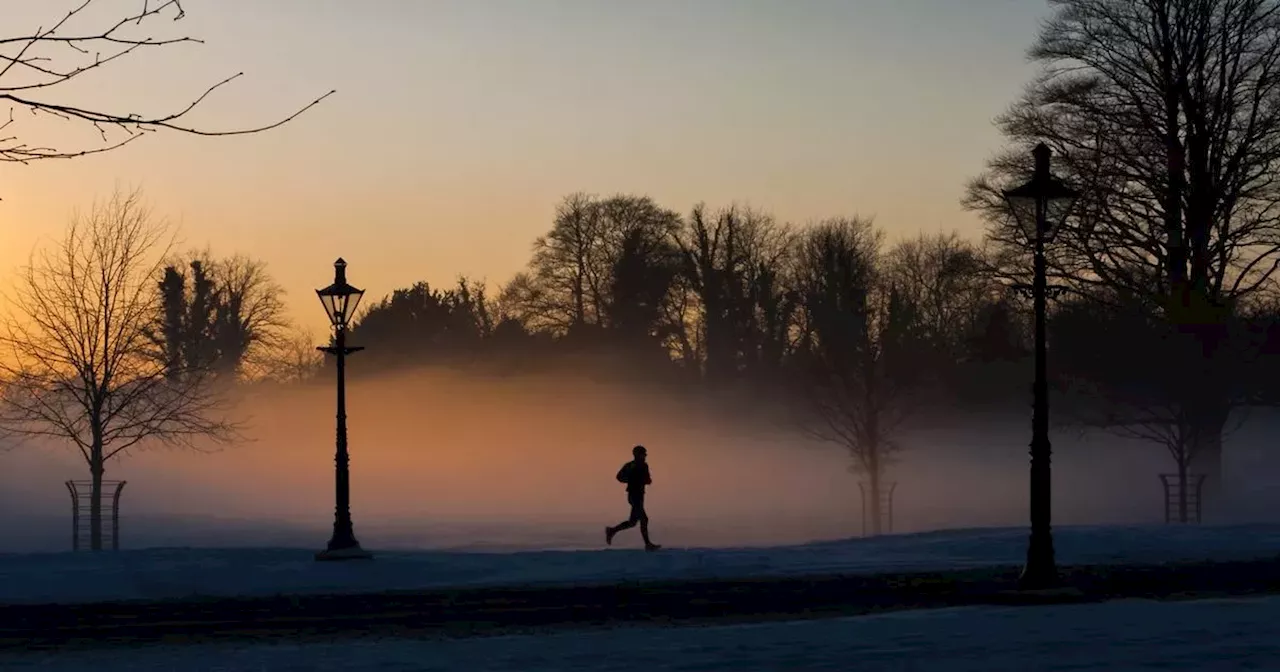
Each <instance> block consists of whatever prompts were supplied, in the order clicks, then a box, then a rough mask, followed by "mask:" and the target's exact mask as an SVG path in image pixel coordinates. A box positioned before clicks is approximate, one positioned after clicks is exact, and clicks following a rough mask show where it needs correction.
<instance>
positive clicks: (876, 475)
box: [867, 468, 882, 537]
mask: <svg viewBox="0 0 1280 672" xmlns="http://www.w3.org/2000/svg"><path fill="white" fill-rule="evenodd" d="M867 481H868V484H869V486H870V487H868V488H867V490H868V492H867V496H868V497H869V498H870V500H871V501H869V502H867V511H868V512H869V513H870V517H871V525H870V529H871V536H873V537H878V536H880V534H881V531H882V530H881V525H880V521H881V519H882V516H881V511H880V469H878V468H873V469H870V470H869V471H868V473H867Z"/></svg>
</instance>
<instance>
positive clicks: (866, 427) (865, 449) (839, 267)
mask: <svg viewBox="0 0 1280 672" xmlns="http://www.w3.org/2000/svg"><path fill="white" fill-rule="evenodd" d="M882 239H883V236H882V235H881V232H879V231H877V230H875V229H874V228H873V227H872V225H871V223H870V222H869V221H867V220H862V219H836V220H831V221H827V222H824V223H822V224H819V225H818V226H816V227H813V228H811V229H809V230H807V231H806V232H805V233H804V235H803V237H802V239H801V242H800V245H799V253H798V254H799V259H798V263H797V267H798V268H797V273H798V276H799V277H798V278H797V286H798V288H799V291H800V294H801V296H802V297H803V305H804V316H803V320H802V324H803V329H804V334H803V337H802V340H801V346H800V352H799V353H798V355H797V356H798V358H799V359H800V360H801V361H802V362H805V363H806V364H807V368H808V374H809V375H808V380H807V383H808V384H807V385H806V392H807V399H808V401H809V406H810V408H809V411H810V412H809V413H808V414H807V418H808V419H807V421H806V422H805V425H804V429H805V431H806V432H807V433H808V434H809V435H810V436H812V437H814V438H816V439H819V440H821V441H827V442H830V443H834V444H836V445H839V446H841V447H843V448H844V449H846V450H847V451H848V452H849V455H850V457H852V458H853V465H852V470H853V471H854V472H855V473H860V474H863V475H865V476H866V478H867V480H868V482H869V485H870V493H869V494H870V501H869V502H867V505H868V510H869V514H870V515H869V517H870V519H871V520H872V533H873V534H879V533H880V531H881V516H882V512H881V499H882V492H883V479H884V476H885V473H886V470H887V468H888V467H889V465H890V463H891V461H892V459H893V456H894V454H895V453H896V452H898V450H899V449H900V448H901V446H900V444H899V443H898V442H897V440H896V437H897V432H898V430H899V428H900V427H901V426H902V423H903V422H905V421H906V419H907V418H908V417H909V413H910V411H911V403H910V399H909V396H908V395H909V392H910V376H909V370H908V369H909V367H908V366H907V365H908V364H909V362H910V353H909V352H907V351H906V350H905V348H906V347H907V346H908V344H909V339H908V334H909V332H910V327H911V323H912V316H911V311H910V310H909V306H907V305H906V304H904V303H903V302H902V300H901V296H900V295H899V293H898V292H897V291H896V290H895V289H894V288H893V287H892V286H891V285H889V284H886V282H885V280H886V278H885V277H884V275H883V273H882V268H881V266H882V260H881V246H882ZM806 360H807V361H806Z"/></svg>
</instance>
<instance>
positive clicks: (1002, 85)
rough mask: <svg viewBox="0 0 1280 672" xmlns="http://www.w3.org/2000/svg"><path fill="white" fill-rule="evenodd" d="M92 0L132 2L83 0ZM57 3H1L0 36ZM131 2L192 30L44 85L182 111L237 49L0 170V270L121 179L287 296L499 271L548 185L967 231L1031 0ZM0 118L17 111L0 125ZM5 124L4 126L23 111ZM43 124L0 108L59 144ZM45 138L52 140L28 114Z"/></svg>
mask: <svg viewBox="0 0 1280 672" xmlns="http://www.w3.org/2000/svg"><path fill="white" fill-rule="evenodd" d="M97 1H98V2H99V3H101V4H102V6H103V7H102V10H103V11H107V12H108V13H111V12H114V13H117V14H118V13H119V12H122V11H136V8H137V7H138V6H139V5H140V2H139V0H97ZM74 4H78V1H77V2H71V1H68V0H0V12H2V13H0V15H2V16H4V18H5V22H4V23H5V28H4V31H5V34H6V35H10V34H17V33H18V32H24V33H25V32H28V31H30V30H32V29H33V28H35V27H36V26H40V25H49V24H50V23H52V22H53V21H55V20H57V18H59V17H60V15H61V14H63V13H64V12H65V11H66V9H68V8H69V7H71V6H72V5H74ZM183 5H184V6H185V8H186V10H187V17H186V18H185V19H184V20H183V21H181V22H178V23H173V22H170V21H167V20H159V21H156V22H155V26H156V29H157V30H158V31H160V32H158V33H157V35H163V36H168V35H172V34H175V33H171V32H170V31H174V30H176V31H179V32H181V33H183V34H189V35H192V36H194V37H199V38H202V39H204V40H205V41H206V43H205V44H203V45H182V46H178V47H173V48H168V49H166V50H164V51H157V52H152V53H151V54H150V55H147V54H140V55H138V56H136V57H133V58H132V59H130V60H129V61H127V62H121V63H119V64H116V65H113V67H111V68H110V69H107V70H104V71H102V72H101V73H98V74H96V75H95V76H93V77H91V78H89V77H86V78H85V79H84V80H83V81H81V82H79V84H78V85H77V86H76V87H74V88H73V87H63V88H60V89H59V90H58V91H59V92H60V93H59V98H58V102H70V103H78V104H82V105H85V106H97V107H101V108H108V109H110V110H112V111H147V112H150V111H156V110H168V109H170V108H172V107H175V106H180V105H182V104H184V103H185V102H187V101H189V100H190V99H191V98H192V97H194V96H195V95H197V94H198V93H199V92H200V91H201V90H202V89H203V88H204V87H205V86H207V85H209V84H211V83H213V82H216V81H217V80H219V79H221V78H223V77H225V76H227V75H230V74H234V73H235V72H238V71H244V72H245V76H244V77H243V78H242V79H241V80H239V81H237V82H236V83H235V84H233V85H232V86H230V87H229V88H228V89H226V90H225V91H223V92H222V93H220V94H219V95H218V96H217V97H215V98H214V99H212V100H210V101H209V102H208V103H207V104H206V105H205V106H204V107H203V108H202V109H201V110H200V111H199V113H198V114H197V115H195V116H193V120H194V121H197V122H199V123H200V124H201V125H203V126H205V127H209V128H230V127H236V126H244V125H253V124H256V123H261V122H267V121H272V120H274V119H276V118H278V117H282V116H285V115H287V114H288V113H290V112H291V111H292V110H293V109H294V108H296V107H299V106H301V105H303V104H305V103H306V102H308V101H309V100H311V99H312V98H314V97H316V96H318V95H320V94H322V93H324V92H325V91H327V90H329V89H337V91H338V92H337V94H336V95H335V96H333V97H331V98H330V99H328V100H326V101H325V102H324V103H323V104H321V105H320V106H319V107H317V108H315V109H313V110H311V111H310V112H309V113H307V114H306V115H304V116H303V117H301V118H299V119H298V120H296V121H294V122H292V123H291V124H289V125H287V126H285V127H283V128H281V129H278V130H275V131H271V132H269V133H266V134H262V135H256V136H247V137H237V138H224V139H207V138H194V137H188V136H182V135H178V134H172V133H166V134H156V135H153V136H150V137H148V138H145V139H143V140H142V141H141V142H139V143H136V144H133V145H131V146H129V147H127V148H125V149H122V150H120V151H118V152H114V153H110V154H105V155H100V156H94V157H88V158H81V159H76V160H74V161H50V162H43V163H38V164H33V165H30V166H21V165H14V164H4V165H2V166H0V170H2V171H3V174H2V175H0V197H2V198H3V201H0V282H8V281H9V279H11V278H12V276H13V274H14V273H15V271H16V270H17V268H18V267H19V266H20V265H21V264H22V263H24V262H25V260H26V259H27V255H28V253H29V252H30V251H31V249H32V246H33V245H35V244H36V243H37V242H38V241H39V240H41V239H48V238H56V237H57V236H59V235H60V234H61V232H62V230H63V227H64V225H65V224H66V222H67V219H68V216H69V214H70V212H71V211H72V209H74V208H82V209H83V208H87V207H89V206H90V205H91V204H92V202H93V201H94V199H95V198H105V197H107V196H109V195H110V192H111V191H112V189H113V188H114V187H116V186H117V185H120V186H124V187H130V186H136V187H141V188H143V189H144V190H145V193H146V196H147V199H148V201H149V202H150V203H151V205H152V207H153V208H154V210H155V211H156V212H157V213H158V214H161V215H165V216H168V217H169V218H171V219H172V220H174V221H175V222H177V223H179V224H180V225H181V227H182V229H181V230H182V233H183V236H184V239H185V241H186V242H187V243H188V245H189V246H201V247H203V246H205V245H208V246H210V247H211V248H212V251H213V252H214V253H215V254H219V255H222V254H230V253H234V252H243V253H246V254H249V255H251V256H254V257H256V258H259V259H262V260H264V261H266V262H267V263H268V264H269V267H270V269H271V271H272V273H273V274H274V276H275V277H276V279H277V280H278V281H279V282H280V283H281V284H282V285H284V287H285V288H286V289H287V290H288V292H289V302H290V307H291V310H292V312H293V317H294V318H295V319H296V320H298V321H299V322H300V323H301V324H304V325H306V326H310V327H314V328H319V327H320V326H321V325H323V324H324V317H323V314H322V311H321V309H320V306H319V304H318V302H317V301H316V300H315V298H314V295H313V293H312V290H313V289H314V288H316V287H319V286H323V285H325V284H327V283H328V282H329V280H330V279H331V270H330V264H331V263H332V261H333V259H334V258H335V257H337V256H339V255H341V256H344V257H346V258H347V260H348V261H349V262H350V264H351V267H350V271H349V272H350V279H351V280H352V282H353V283H354V284H356V285H358V286H362V287H365V288H366V289H368V290H369V293H370V297H371V298H375V297H378V296H381V295H383V294H385V293H388V292H390V291H391V290H392V289H394V288H396V287H401V286H405V285H408V284H411V283H412V282H414V281H416V280H420V279H425V280H428V281H430V282H431V283H432V284H449V283H451V282H452V281H453V279H454V277H455V276H456V275H457V274H459V273H466V274H469V275H472V276H475V277H484V278H487V279H488V280H489V281H490V283H491V285H494V286H496V285H498V284H500V283H501V282H504V281H505V280H506V279H507V278H509V277H510V276H511V274H512V273H514V272H515V271H517V270H519V268H520V267H521V266H522V265H523V264H524V262H525V261H526V260H527V258H528V256H529V246H530V243H531V242H532V241H533V239H534V238H535V237H536V236H538V235H539V234H541V233H543V232H544V231H545V230H546V229H547V227H548V226H549V224H550V220H551V215H552V212H553V209H554V207H555V205H556V202H557V201H558V200H559V199H560V198H561V197H563V196H564V195H565V194H568V193H571V192H574V191H580V190H581V191H587V192H594V193H600V194H610V193H614V192H632V193H642V194H648V195H650V196H653V197H654V198H655V199H657V200H658V201H659V202H660V203H662V204H663V205H665V206H667V207H670V208H673V209H676V210H678V211H681V212H685V211H687V210H688V209H689V208H690V207H691V206H692V205H693V204H694V203H696V202H698V201H705V202H707V203H708V205H710V206H712V207H719V206H722V205H726V204H728V203H730V202H733V201H738V202H747V203H750V204H751V205H754V206H758V207H761V208H765V209H767V210H770V211H772V212H773V213H775V215H777V216H778V217H779V218H780V219H783V220H788V221H793V222H804V221H807V220H810V219H814V218H819V217H825V216H831V215H852V214H863V215H871V216H874V217H875V218H876V220H877V221H878V222H879V223H880V224H881V225H882V226H883V227H884V228H885V229H886V230H888V231H889V232H890V234H891V235H892V236H898V235H913V234H914V233H916V232H918V231H920V230H926V231H937V230H951V229H958V230H960V231H961V232H963V233H965V234H968V235H975V236H976V235H977V234H978V233H979V232H980V228H981V227H980V225H979V224H978V222H977V221H976V219H975V218H974V217H973V216H972V215H970V214H968V213H965V212H964V211H963V210H961V208H960V206H959V204H958V199H959V198H960V196H961V193H962V191H963V187H964V183H965V181H966V180H967V179H968V178H969V177H971V176H973V175H974V174H976V173H977V172H978V171H979V170H980V169H981V167H982V164H983V161H984V160H985V159H986V158H987V157H988V156H989V155H990V154H991V153H992V152H994V151H995V150H996V149H997V148H998V147H999V146H1000V138H999V136H998V134H997V133H996V131H995V129H994V128H993V127H992V124H991V120H992V118H993V117H994V116H995V115H996V114H998V113H999V112H1001V111H1002V110H1003V109H1004V108H1005V107H1006V106H1007V105H1008V104H1009V102H1010V101H1011V100H1012V99H1013V98H1014V97H1015V96H1016V95H1017V94H1018V93H1019V91H1020V90H1021V88H1022V86H1023V85H1024V83H1025V82H1026V81H1027V79H1028V78H1029V77H1030V76H1031V75H1032V74H1033V73H1034V69H1033V67H1032V66H1030V65H1028V64H1027V62H1026V59H1025V50H1026V47H1027V46H1028V45H1029V44H1030V42H1031V41H1032V39H1033V38H1034V35H1035V31H1036V28H1037V26H1038V23H1039V21H1040V20H1041V19H1042V18H1043V17H1044V16H1045V15H1046V13H1047V7H1046V5H1045V3H1044V2H1043V0H768V1H766V0H645V1H643V2H635V1H634V0H632V1H628V0H363V1H361V2H351V1H349V0H270V1H269V2H267V1H262V0H257V1H254V0H185V1H184V2H183ZM20 121H22V120H21V119H20ZM23 123H28V122H23ZM66 126H67V125H66V124H62V125H55V126H52V127H50V126H48V125H39V126H35V125H29V126H23V125H21V124H16V125H14V126H13V127H11V128H10V129H9V130H11V131H13V132H15V133H17V134H22V133H24V129H28V130H29V132H31V133H35V132H36V131H37V130H39V132H40V135H39V136H38V137H30V138H28V137H26V136H23V139H24V140H27V141H29V142H33V143H35V142H40V143H45V144H49V143H58V142H60V141H63V140H66V141H68V142H70V141H72V140H92V136H86V135H85V134H84V132H83V131H81V132H80V133H78V134H75V135H74V136H66V135H63V134H64V133H67V132H68V131H65V130H62V129H64V127H66ZM50 133H51V134H52V135H50Z"/></svg>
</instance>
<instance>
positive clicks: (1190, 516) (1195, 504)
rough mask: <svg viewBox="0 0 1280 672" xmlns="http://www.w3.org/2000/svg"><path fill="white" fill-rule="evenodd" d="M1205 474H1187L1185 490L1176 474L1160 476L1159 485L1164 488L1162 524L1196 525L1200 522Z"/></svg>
mask: <svg viewBox="0 0 1280 672" xmlns="http://www.w3.org/2000/svg"><path fill="white" fill-rule="evenodd" d="M1206 478H1207V475H1206V474H1187V480H1186V484H1185V485H1186V488H1185V491H1184V487H1183V486H1184V484H1183V482H1182V480H1181V479H1180V478H1179V477H1178V474H1160V483H1161V485H1163V486H1164V522H1165V523H1166V524H1167V523H1197V524H1199V522H1200V514H1201V509H1202V507H1201V502H1202V501H1203V500H1202V498H1201V495H1202V494H1204V493H1203V491H1204V481H1205V479H1206Z"/></svg>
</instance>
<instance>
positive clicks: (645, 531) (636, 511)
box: [631, 495, 658, 550]
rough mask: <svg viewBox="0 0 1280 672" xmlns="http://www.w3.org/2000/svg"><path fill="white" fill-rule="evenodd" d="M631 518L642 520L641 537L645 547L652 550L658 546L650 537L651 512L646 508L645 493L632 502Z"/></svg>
mask: <svg viewBox="0 0 1280 672" xmlns="http://www.w3.org/2000/svg"><path fill="white" fill-rule="evenodd" d="M631 518H632V519H633V520H639V521H640V537H641V538H642V539H644V547H645V548H647V549H650V550H652V549H655V548H657V547H658V545H657V544H655V543H653V540H652V539H650V538H649V514H648V513H646V512H645V510H644V495H640V496H639V497H637V498H636V499H635V501H633V502H632V509H631Z"/></svg>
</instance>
